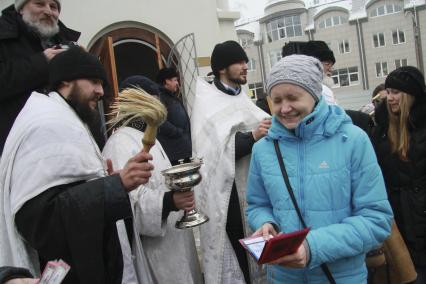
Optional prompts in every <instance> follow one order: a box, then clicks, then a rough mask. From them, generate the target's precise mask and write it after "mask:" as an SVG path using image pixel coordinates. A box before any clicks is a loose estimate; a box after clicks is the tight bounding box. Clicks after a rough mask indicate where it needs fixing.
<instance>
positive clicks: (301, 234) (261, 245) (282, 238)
mask: <svg viewBox="0 0 426 284" xmlns="http://www.w3.org/2000/svg"><path fill="white" fill-rule="evenodd" d="M308 233H309V228H306V229H303V230H300V231H296V232H292V233H289V234H279V235H276V236H275V237H272V238H271V239H269V240H268V241H265V240H264V239H263V237H248V238H245V239H241V240H240V243H241V245H242V246H243V247H244V248H245V249H246V250H247V251H248V252H249V253H250V254H251V255H252V256H253V257H254V258H255V259H256V260H257V263H258V264H264V263H268V262H271V261H274V260H276V259H278V258H280V257H283V256H285V255H289V254H293V253H295V252H296V251H297V249H298V248H299V247H300V245H301V244H302V243H303V241H304V240H305V238H306V235H307V234H308Z"/></svg>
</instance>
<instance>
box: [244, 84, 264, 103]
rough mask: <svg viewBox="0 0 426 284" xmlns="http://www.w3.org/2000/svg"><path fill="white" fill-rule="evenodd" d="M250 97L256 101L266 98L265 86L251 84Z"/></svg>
mask: <svg viewBox="0 0 426 284" xmlns="http://www.w3.org/2000/svg"><path fill="white" fill-rule="evenodd" d="M248 95H249V97H250V98H251V99H255V100H257V99H258V98H259V97H264V96H265V94H264V92H263V84H262V83H254V84H249V94H248Z"/></svg>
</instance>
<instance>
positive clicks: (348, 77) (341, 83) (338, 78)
mask: <svg viewBox="0 0 426 284" xmlns="http://www.w3.org/2000/svg"><path fill="white" fill-rule="evenodd" d="M331 78H332V79H333V81H334V87H346V86H353V85H358V84H359V75H358V67H356V66H355V67H349V68H342V69H338V70H333V73H332V75H331Z"/></svg>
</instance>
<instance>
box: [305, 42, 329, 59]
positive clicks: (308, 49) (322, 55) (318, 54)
mask: <svg viewBox="0 0 426 284" xmlns="http://www.w3.org/2000/svg"><path fill="white" fill-rule="evenodd" d="M303 54H305V55H308V56H313V57H315V58H317V59H318V60H319V61H321V62H324V61H331V62H333V64H334V63H336V58H334V53H333V51H332V50H331V49H330V48H329V47H328V45H327V44H326V43H325V42H323V41H321V40H311V41H308V42H307V43H306V46H305V48H304V51H303Z"/></svg>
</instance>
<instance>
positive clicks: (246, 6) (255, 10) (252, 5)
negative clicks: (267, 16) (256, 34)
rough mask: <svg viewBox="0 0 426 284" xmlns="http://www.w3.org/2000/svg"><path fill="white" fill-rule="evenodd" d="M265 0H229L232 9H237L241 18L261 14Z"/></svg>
mask: <svg viewBox="0 0 426 284" xmlns="http://www.w3.org/2000/svg"><path fill="white" fill-rule="evenodd" d="M265 3H266V0H229V6H230V8H231V9H232V10H235V11H239V12H240V13H241V17H242V18H251V17H256V16H261V15H263V9H264V8H265Z"/></svg>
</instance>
